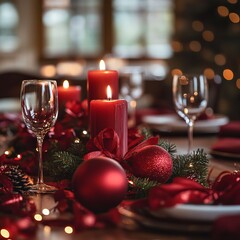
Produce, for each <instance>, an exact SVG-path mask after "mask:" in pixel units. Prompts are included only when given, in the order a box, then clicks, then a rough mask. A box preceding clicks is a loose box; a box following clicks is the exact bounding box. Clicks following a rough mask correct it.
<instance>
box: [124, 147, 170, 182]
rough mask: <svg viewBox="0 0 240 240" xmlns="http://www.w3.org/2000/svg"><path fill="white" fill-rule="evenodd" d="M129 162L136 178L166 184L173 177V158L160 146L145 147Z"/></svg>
mask: <svg viewBox="0 0 240 240" xmlns="http://www.w3.org/2000/svg"><path fill="white" fill-rule="evenodd" d="M127 161H128V164H129V165H130V168H131V171H132V173H133V174H134V175H135V176H136V177H144V178H149V179H150V180H156V181H158V182H160V183H165V182H166V181H167V180H168V179H169V178H170V176H171V175H172V168H173V163H172V157H171V155H170V154H169V153H168V152H167V151H166V150H165V149H163V148H162V147H160V146H156V145H150V146H145V147H143V148H141V149H140V150H139V151H138V152H136V153H135V154H133V156H132V157H131V158H129V159H128V160H127Z"/></svg>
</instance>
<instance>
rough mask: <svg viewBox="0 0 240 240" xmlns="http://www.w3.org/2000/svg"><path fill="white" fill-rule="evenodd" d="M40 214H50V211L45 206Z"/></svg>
mask: <svg viewBox="0 0 240 240" xmlns="http://www.w3.org/2000/svg"><path fill="white" fill-rule="evenodd" d="M42 214H43V215H45V216H48V215H49V214H50V211H49V210H48V209H47V208H44V209H43V210H42Z"/></svg>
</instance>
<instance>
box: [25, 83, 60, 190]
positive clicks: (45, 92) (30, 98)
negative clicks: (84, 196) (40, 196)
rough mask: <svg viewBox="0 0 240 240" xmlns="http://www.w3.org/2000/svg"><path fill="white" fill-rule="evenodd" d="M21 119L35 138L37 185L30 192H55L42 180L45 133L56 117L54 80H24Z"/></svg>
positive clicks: (56, 106) (56, 101)
mask: <svg viewBox="0 0 240 240" xmlns="http://www.w3.org/2000/svg"><path fill="white" fill-rule="evenodd" d="M20 101H21V108H22V117H23V120H24V122H25V124H26V126H27V128H28V129H29V130H30V131H32V132H33V134H34V135H35V136H36V138H37V146H38V154H39V166H38V179H37V183H36V184H35V185H33V187H32V188H31V190H30V191H32V192H36V193H48V192H53V191H55V190H56V188H55V187H53V186H49V185H47V184H45V183H44V180H43V160H42V145H43V140H44V137H45V135H46V133H47V132H48V131H49V130H50V128H51V127H53V126H54V124H55V122H56V120H57V116H58V93H57V82H56V81H54V80H24V81H22V86H21V95H20Z"/></svg>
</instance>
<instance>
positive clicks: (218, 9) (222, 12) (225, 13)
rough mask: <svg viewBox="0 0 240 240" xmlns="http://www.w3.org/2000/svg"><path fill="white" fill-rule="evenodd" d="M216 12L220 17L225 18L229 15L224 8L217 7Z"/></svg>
mask: <svg viewBox="0 0 240 240" xmlns="http://www.w3.org/2000/svg"><path fill="white" fill-rule="evenodd" d="M217 12H218V14H219V15H220V16H221V17H227V16H228V14H229V10H228V8H227V7H225V6H219V7H218V8H217Z"/></svg>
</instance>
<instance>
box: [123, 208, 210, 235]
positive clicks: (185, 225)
mask: <svg viewBox="0 0 240 240" xmlns="http://www.w3.org/2000/svg"><path fill="white" fill-rule="evenodd" d="M119 212H120V214H121V215H122V216H123V219H122V227H124V228H126V229H137V228H138V227H145V228H148V229H153V230H157V231H168V232H171V231H174V232H178V233H191V234H198V235H199V234H209V233H210V232H211V229H212V222H211V221H210V222H207V221H192V220H187V219H183V220H181V221H179V219H178V218H173V217H169V216H167V215H166V214H162V215H159V214H158V215H157V217H156V216H154V215H153V214H151V213H149V210H148V209H147V208H139V207H134V206H121V207H119Z"/></svg>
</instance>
